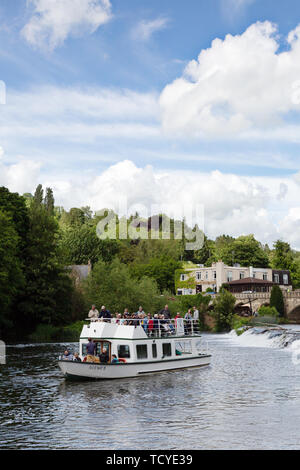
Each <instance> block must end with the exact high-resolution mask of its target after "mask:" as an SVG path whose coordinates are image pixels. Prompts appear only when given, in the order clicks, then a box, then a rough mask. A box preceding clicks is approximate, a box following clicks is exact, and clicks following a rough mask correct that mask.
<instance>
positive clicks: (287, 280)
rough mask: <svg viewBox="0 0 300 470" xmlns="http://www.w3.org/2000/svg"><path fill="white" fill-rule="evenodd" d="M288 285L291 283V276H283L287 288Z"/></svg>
mask: <svg viewBox="0 0 300 470" xmlns="http://www.w3.org/2000/svg"><path fill="white" fill-rule="evenodd" d="M288 283H289V276H288V274H284V275H283V284H284V285H286V286H287V285H288Z"/></svg>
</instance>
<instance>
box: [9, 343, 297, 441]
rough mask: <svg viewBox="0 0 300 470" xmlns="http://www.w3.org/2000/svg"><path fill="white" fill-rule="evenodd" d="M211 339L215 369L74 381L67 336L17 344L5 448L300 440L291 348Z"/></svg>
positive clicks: (12, 355) (12, 350)
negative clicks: (61, 364) (67, 372)
mask: <svg viewBox="0 0 300 470" xmlns="http://www.w3.org/2000/svg"><path fill="white" fill-rule="evenodd" d="M207 340H208V342H209V346H210V348H211V350H212V352H213V360H212V365H211V366H210V367H209V368H207V369H191V370H185V371H182V370H181V371H177V372H169V373H163V374H158V375H153V376H147V377H139V378H136V379H123V380H116V381H103V382H66V381H65V380H64V378H63V377H62V376H61V374H60V371H59V369H58V367H57V363H56V357H57V356H58V354H59V353H60V352H61V351H63V350H64V349H65V346H66V345H65V344H61V345H60V344H48V345H21V346H20V345H18V346H17V347H9V348H8V350H7V365H6V366H0V406H1V415H0V448H10V449H17V448H20V449H31V448H40V449H51V448H52V449H58V448H61V449H73V448H94V449H107V448H110V449H161V448H165V449H184V448H186V449H231V448H236V449H246V448H251V449H286V448H288V449H297V448H299V447H300V438H299V437H298V436H299V426H300V380H299V379H300V366H295V365H293V363H292V360H291V354H290V353H288V352H287V351H283V350H280V349H267V348H247V347H240V346H239V345H235V344H233V343H232V341H230V338H229V337H228V336H227V335H221V336H217V335H207ZM74 346H75V345H74Z"/></svg>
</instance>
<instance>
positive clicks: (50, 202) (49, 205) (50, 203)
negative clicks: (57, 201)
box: [44, 188, 54, 215]
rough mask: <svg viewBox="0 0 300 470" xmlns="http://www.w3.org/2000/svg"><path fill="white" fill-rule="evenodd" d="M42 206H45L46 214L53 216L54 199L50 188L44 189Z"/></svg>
mask: <svg viewBox="0 0 300 470" xmlns="http://www.w3.org/2000/svg"><path fill="white" fill-rule="evenodd" d="M44 204H45V207H46V211H47V212H48V214H49V215H53V214H54V197H53V191H52V189H51V188H47V189H46V196H45V200H44Z"/></svg>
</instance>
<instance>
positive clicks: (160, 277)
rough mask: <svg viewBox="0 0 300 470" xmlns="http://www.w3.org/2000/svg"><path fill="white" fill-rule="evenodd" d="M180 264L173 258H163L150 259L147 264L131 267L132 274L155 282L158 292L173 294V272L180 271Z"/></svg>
mask: <svg viewBox="0 0 300 470" xmlns="http://www.w3.org/2000/svg"><path fill="white" fill-rule="evenodd" d="M181 267H182V264H181V263H180V262H179V261H175V260H174V259H173V258H170V257H167V256H164V257H161V258H152V259H151V260H150V261H149V262H148V263H147V264H133V265H132V266H131V272H132V274H133V275H134V276H135V277H137V278H138V279H141V278H142V277H145V276H147V277H150V278H151V279H154V280H155V281H156V282H157V285H158V287H159V289H160V292H163V291H164V290H167V291H169V292H174V276H175V271H176V270H177V269H180V268H181Z"/></svg>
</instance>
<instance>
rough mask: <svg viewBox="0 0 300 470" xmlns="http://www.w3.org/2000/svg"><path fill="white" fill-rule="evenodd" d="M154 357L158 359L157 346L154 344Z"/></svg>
mask: <svg viewBox="0 0 300 470" xmlns="http://www.w3.org/2000/svg"><path fill="white" fill-rule="evenodd" d="M152 357H157V346H156V344H152Z"/></svg>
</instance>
